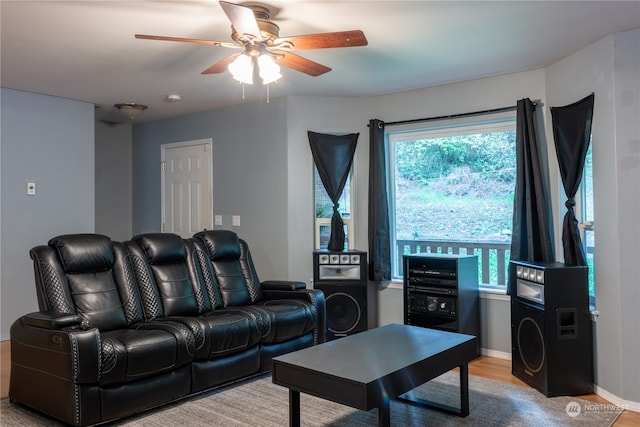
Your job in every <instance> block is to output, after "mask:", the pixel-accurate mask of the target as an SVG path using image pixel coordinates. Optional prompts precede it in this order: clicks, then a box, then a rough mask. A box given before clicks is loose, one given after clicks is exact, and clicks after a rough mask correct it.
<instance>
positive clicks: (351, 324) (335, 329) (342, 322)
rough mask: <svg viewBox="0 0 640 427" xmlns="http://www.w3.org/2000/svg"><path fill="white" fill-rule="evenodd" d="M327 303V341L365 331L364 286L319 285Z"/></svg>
mask: <svg viewBox="0 0 640 427" xmlns="http://www.w3.org/2000/svg"><path fill="white" fill-rule="evenodd" d="M315 288H316V289H320V290H322V291H323V292H324V295H325V300H326V303H327V339H334V338H338V337H342V336H346V335H351V334H355V333H357V332H362V331H366V330H367V313H368V307H367V294H366V291H367V289H366V287H364V286H357V285H356V286H350V285H343V284H327V283H321V284H320V285H317V286H315Z"/></svg>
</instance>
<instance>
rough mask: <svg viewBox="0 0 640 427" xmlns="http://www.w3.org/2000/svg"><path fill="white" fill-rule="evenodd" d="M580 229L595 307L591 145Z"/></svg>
mask: <svg viewBox="0 0 640 427" xmlns="http://www.w3.org/2000/svg"><path fill="white" fill-rule="evenodd" d="M577 203H578V206H579V215H580V218H579V219H578V220H579V221H580V228H581V230H582V236H581V237H582V243H583V245H584V249H585V253H586V255H587V265H588V266H589V297H590V300H591V304H592V305H595V292H596V283H595V246H596V242H595V231H594V227H595V216H594V211H593V152H592V149H591V144H589V151H587V156H586V158H585V163H584V170H583V172H582V183H581V186H580V191H579V192H578V200H577Z"/></svg>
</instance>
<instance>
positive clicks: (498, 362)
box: [0, 341, 640, 427]
mask: <svg viewBox="0 0 640 427" xmlns="http://www.w3.org/2000/svg"><path fill="white" fill-rule="evenodd" d="M10 349H11V345H10V342H9V341H0V350H1V352H0V365H1V366H2V375H1V377H0V397H2V398H4V397H7V396H9V375H10V372H11V350H10ZM469 375H475V376H478V377H484V378H488V379H491V380H496V381H501V382H503V383H509V384H515V385H519V386H523V387H528V386H527V385H526V384H525V383H523V382H522V381H520V380H519V379H517V378H516V377H514V376H513V375H511V361H509V360H504V359H497V358H495V357H486V356H481V357H479V358H477V359H476V360H474V361H473V362H471V363H470V364H469ZM579 397H580V398H581V399H585V400H589V401H592V402H596V403H602V404H609V403H610V402H608V401H606V400H605V399H603V398H601V397H600V396H598V395H596V394H590V395H586V396H579ZM613 425H614V427H638V426H640V412H633V411H624V412H623V413H622V415H621V416H620V417H619V418H618V419H617V420H616V422H615V423H614V424H613Z"/></svg>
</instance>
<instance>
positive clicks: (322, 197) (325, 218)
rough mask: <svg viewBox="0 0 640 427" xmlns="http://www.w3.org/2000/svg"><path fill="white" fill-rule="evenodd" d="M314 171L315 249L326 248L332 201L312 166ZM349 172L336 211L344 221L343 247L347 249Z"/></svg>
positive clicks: (350, 208)
mask: <svg viewBox="0 0 640 427" xmlns="http://www.w3.org/2000/svg"><path fill="white" fill-rule="evenodd" d="M313 171H314V189H315V212H316V229H315V233H316V239H315V240H316V249H326V248H327V245H328V243H329V236H330V235H331V217H332V216H333V202H332V201H331V199H330V198H329V195H328V194H327V191H326V190H325V189H324V185H323V184H322V180H321V179H320V175H319V174H318V169H316V168H315V167H314V168H313ZM351 175H352V174H351V172H350V173H349V176H348V177H347V182H346V184H345V185H344V190H343V191H342V195H341V196H340V200H339V202H338V203H339V206H338V212H340V215H341V216H342V221H343V222H344V233H345V243H344V244H345V249H349V248H350V247H351V246H350V245H349V242H350V240H351V239H350V237H352V236H349V234H350V233H349V231H350V229H351V228H352V227H351V223H352V215H351V210H352V201H351Z"/></svg>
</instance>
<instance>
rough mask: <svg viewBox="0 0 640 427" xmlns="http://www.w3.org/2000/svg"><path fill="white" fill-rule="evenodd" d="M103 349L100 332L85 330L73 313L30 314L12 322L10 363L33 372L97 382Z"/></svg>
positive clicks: (76, 381)
mask: <svg viewBox="0 0 640 427" xmlns="http://www.w3.org/2000/svg"><path fill="white" fill-rule="evenodd" d="M78 317H79V316H78ZM63 325H64V326H63ZM100 352H101V349H100V331H99V330H98V329H97V328H88V329H83V328H82V322H81V319H80V321H78V319H77V318H75V317H74V316H73V315H69V314H63V315H56V314H54V313H46V312H42V313H30V314H28V315H25V316H23V317H21V318H19V319H18V320H16V321H15V322H14V323H13V325H11V364H12V365H13V366H15V365H19V366H20V369H21V370H23V371H29V372H33V373H34V375H35V373H37V372H40V373H44V374H48V375H51V376H53V377H58V378H64V379H67V380H68V381H70V382H72V383H75V384H81V383H92V382H97V381H98V380H99V377H100V369H101V366H100ZM12 375H13V373H12Z"/></svg>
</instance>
